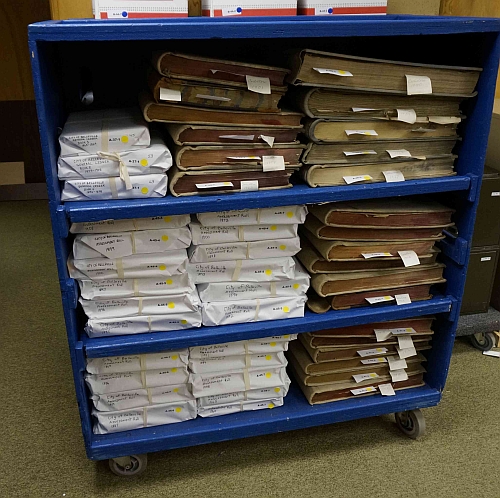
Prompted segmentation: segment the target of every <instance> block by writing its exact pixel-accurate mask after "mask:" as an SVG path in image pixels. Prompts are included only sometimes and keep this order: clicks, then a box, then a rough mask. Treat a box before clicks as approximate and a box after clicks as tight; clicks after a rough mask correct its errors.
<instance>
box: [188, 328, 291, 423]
mask: <svg viewBox="0 0 500 498" xmlns="http://www.w3.org/2000/svg"><path fill="white" fill-rule="evenodd" d="M296 338H297V336H296V335H283V336H276V337H267V338H264V339H252V340H249V341H239V342H229V343H226V344H214V345H210V346H197V347H193V348H190V349H189V369H190V371H191V372H192V373H191V375H190V377H189V380H190V382H191V383H192V391H193V396H194V397H195V398H196V399H197V405H198V415H200V417H215V416H218V415H227V414H229V413H236V412H243V411H253V410H262V409H265V408H275V407H277V406H283V398H284V397H285V396H286V395H287V393H288V387H289V385H290V379H289V378H288V375H287V373H286V365H287V361H286V358H285V354H284V352H285V351H287V349H288V342H289V341H292V340H294V339H296Z"/></svg>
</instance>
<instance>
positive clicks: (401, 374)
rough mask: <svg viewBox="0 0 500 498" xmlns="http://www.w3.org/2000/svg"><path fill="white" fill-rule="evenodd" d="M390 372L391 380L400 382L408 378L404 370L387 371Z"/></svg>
mask: <svg viewBox="0 0 500 498" xmlns="http://www.w3.org/2000/svg"><path fill="white" fill-rule="evenodd" d="M389 373H390V374H391V379H392V382H402V381H404V380H408V374H407V373H406V371H405V370H403V369H401V370H391V371H390V372H389Z"/></svg>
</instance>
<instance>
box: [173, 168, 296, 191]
mask: <svg viewBox="0 0 500 498" xmlns="http://www.w3.org/2000/svg"><path fill="white" fill-rule="evenodd" d="M291 174H292V171H290V170H280V171H268V172H263V171H262V168H260V169H257V170H233V171H225V170H208V171H203V172H197V171H180V170H179V169H178V168H177V167H176V166H174V167H172V168H170V170H169V172H168V175H169V178H170V185H169V188H170V193H171V194H172V195H174V196H175V197H179V196H186V195H207V194H225V193H230V192H240V191H241V182H242V181H255V180H257V182H258V188H259V190H273V189H279V188H288V187H291V186H292V184H291V183H290V176H291ZM213 184H215V185H213ZM197 185H204V186H205V187H201V188H200V187H197ZM208 185H211V186H208Z"/></svg>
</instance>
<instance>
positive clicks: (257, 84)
mask: <svg viewBox="0 0 500 498" xmlns="http://www.w3.org/2000/svg"><path fill="white" fill-rule="evenodd" d="M245 78H246V80H247V88H248V89H249V90H250V91H251V92H255V93H262V94H264V95H271V81H270V80H269V78H259V77H258V76H249V75H248V74H247V75H246V76H245Z"/></svg>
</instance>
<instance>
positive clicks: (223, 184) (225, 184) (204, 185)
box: [196, 182, 234, 188]
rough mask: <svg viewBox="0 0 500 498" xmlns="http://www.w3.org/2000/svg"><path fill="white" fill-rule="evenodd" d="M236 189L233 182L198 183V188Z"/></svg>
mask: <svg viewBox="0 0 500 498" xmlns="http://www.w3.org/2000/svg"><path fill="white" fill-rule="evenodd" d="M218 187H234V185H233V184H232V182H212V183H197V184H196V188H218Z"/></svg>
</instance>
